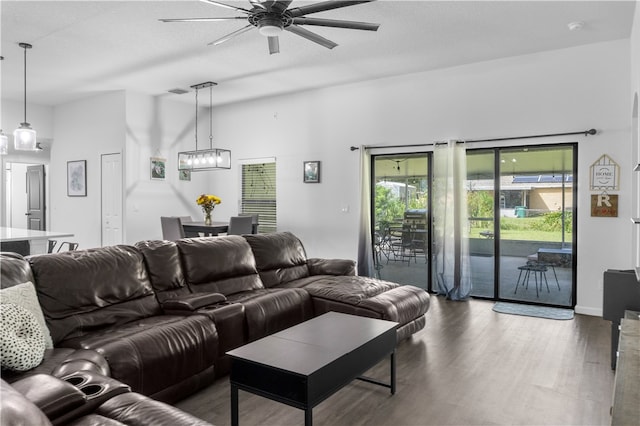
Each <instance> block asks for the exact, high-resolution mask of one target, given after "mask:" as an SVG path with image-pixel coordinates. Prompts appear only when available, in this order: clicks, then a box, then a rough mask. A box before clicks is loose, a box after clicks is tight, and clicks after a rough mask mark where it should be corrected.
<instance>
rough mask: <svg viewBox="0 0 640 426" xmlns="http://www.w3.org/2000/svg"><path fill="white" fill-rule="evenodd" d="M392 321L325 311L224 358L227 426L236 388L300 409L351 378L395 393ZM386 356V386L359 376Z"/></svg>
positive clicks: (234, 420) (234, 413)
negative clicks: (228, 387)
mask: <svg viewBox="0 0 640 426" xmlns="http://www.w3.org/2000/svg"><path fill="white" fill-rule="evenodd" d="M397 326H398V323H395V322H391V321H383V320H379V319H373V318H365V317H359V316H355V315H347V314H340V313H337V312H329V313H326V314H324V315H321V316H319V317H316V318H313V319H311V320H309V321H306V322H303V323H301V324H298V325H296V326H294V327H291V328H288V329H286V330H283V331H281V332H279V333H275V334H272V335H271V336H268V337H265V338H263V339H260V340H256V341H255V342H252V343H249V344H247V345H245V346H242V347H240V348H237V349H234V350H232V351H230V352H227V354H228V355H229V356H230V357H231V374H230V376H229V380H230V383H231V424H232V425H233V426H237V425H238V389H242V390H244V391H247V392H251V393H254V394H256V395H260V396H263V397H265V398H269V399H272V400H274V401H278V402H281V403H283V404H287V405H290V406H292V407H296V408H299V409H301V410H304V411H305V417H304V420H305V425H307V426H311V424H312V410H313V407H315V406H316V405H318V404H319V403H320V402H322V401H324V400H325V399H326V398H328V397H330V396H331V395H333V394H334V393H335V392H336V391H338V390H339V389H341V388H342V387H343V386H345V385H347V384H348V383H350V382H351V381H353V380H354V379H360V380H364V381H366V382H369V383H374V384H377V385H381V386H385V387H388V388H390V389H391V394H394V393H395V387H396V383H395V382H396V377H395V348H396V327H397ZM386 356H389V357H390V364H391V371H390V376H391V378H390V379H391V380H390V383H383V382H380V381H377V380H374V379H371V378H368V377H360V376H361V375H362V374H363V373H364V372H365V371H367V370H368V369H369V368H371V367H373V366H374V365H376V364H377V363H378V362H380V361H381V360H382V359H383V358H384V357H386Z"/></svg>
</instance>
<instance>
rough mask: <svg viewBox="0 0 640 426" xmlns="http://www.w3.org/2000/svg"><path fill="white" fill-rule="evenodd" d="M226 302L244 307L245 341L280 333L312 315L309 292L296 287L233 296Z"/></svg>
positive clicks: (248, 292) (254, 291)
mask: <svg viewBox="0 0 640 426" xmlns="http://www.w3.org/2000/svg"><path fill="white" fill-rule="evenodd" d="M228 301H229V302H234V303H241V304H242V305H243V306H244V312H245V325H246V333H247V340H248V341H253V340H256V339H259V338H261V337H264V336H267V335H269V334H273V333H275V332H276V331H280V330H284V329H285V328H288V327H291V326H293V325H296V324H298V323H301V322H303V321H306V320H308V319H309V318H311V317H312V316H313V305H312V304H311V297H310V296H309V293H307V292H306V291H304V290H302V289H298V288H289V289H262V290H252V291H246V292H241V293H235V294H233V295H231V296H229V298H228Z"/></svg>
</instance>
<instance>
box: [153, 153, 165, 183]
mask: <svg viewBox="0 0 640 426" xmlns="http://www.w3.org/2000/svg"><path fill="white" fill-rule="evenodd" d="M149 166H150V167H149V171H150V176H151V180H164V179H165V178H166V177H167V159H166V158H162V157H151V158H150V159H149Z"/></svg>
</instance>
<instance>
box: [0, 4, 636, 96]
mask: <svg viewBox="0 0 640 426" xmlns="http://www.w3.org/2000/svg"><path fill="white" fill-rule="evenodd" d="M222 1H224V0H222ZM227 3H229V4H233V5H237V6H240V7H244V8H249V2H248V1H228V2H227ZM311 3H314V2H307V1H295V0H294V2H293V3H292V5H291V7H296V6H300V5H303V4H311ZM634 7H635V2H634V1H585V2H580V1H393V0H389V1H384V0H382V1H377V2H373V3H366V4H361V5H355V6H352V7H347V8H343V9H337V10H332V11H327V12H321V13H318V14H314V15H313V16H314V17H324V18H332V19H345V20H355V21H366V22H374V23H379V24H381V26H380V29H379V30H378V31H377V32H369V31H356V30H347V29H336V28H321V27H307V28H308V29H309V30H312V31H314V32H317V33H318V34H321V35H322V36H324V37H326V38H329V39H331V40H333V41H335V42H336V43H338V45H339V46H338V47H336V48H335V49H333V50H329V49H326V48H324V47H322V46H319V45H317V44H315V43H312V42H310V41H308V40H306V39H303V38H300V37H298V36H296V35H294V34H292V33H289V32H285V33H284V34H283V35H282V36H281V37H280V53H279V54H276V55H269V53H268V48H267V40H266V39H265V38H264V37H263V36H261V35H260V34H259V33H258V31H257V30H252V31H249V32H247V33H244V34H242V35H240V36H238V37H236V38H234V39H232V40H230V41H228V42H226V43H223V44H221V45H218V46H207V43H209V42H211V41H213V40H216V39H218V38H220V37H222V36H224V35H226V34H228V33H230V32H232V31H234V30H236V29H239V28H241V27H243V26H244V25H245V23H244V22H242V21H237V22H233V21H232V22H199V23H162V22H159V21H158V19H159V18H184V17H221V16H237V13H236V12H234V11H232V10H228V9H224V8H220V7H216V6H212V5H210V4H206V3H202V2H199V1H188V0H182V1H66V2H65V1H24V0H20V1H7V0H2V2H1V3H0V14H1V23H2V28H1V37H2V51H1V52H0V54H1V55H2V56H4V58H5V60H4V61H2V62H0V63H1V66H2V70H1V71H2V86H1V88H2V99H14V100H22V90H23V50H22V49H21V48H20V47H18V43H19V42H27V43H31V44H33V49H31V50H29V51H28V54H27V55H28V56H27V70H28V77H27V80H28V100H29V102H33V103H37V104H43V105H56V104H59V103H64V102H68V101H70V100H74V99H78V98H82V97H86V96H89V95H92V94H95V93H99V92H104V91H112V90H133V91H137V92H141V93H147V94H151V95H162V94H165V95H166V96H171V97H174V98H175V99H179V100H184V101H189V102H193V100H194V96H193V95H192V94H185V95H174V94H169V93H167V91H168V90H170V89H174V88H183V89H188V88H189V86H191V85H193V84H197V83H201V82H204V81H215V82H217V83H218V86H217V87H215V88H214V89H213V90H214V99H213V100H214V104H223V103H229V102H236V101H241V100H246V99H252V98H258V97H264V96H272V95H276V94H281V93H291V92H295V91H301V90H307V89H312V88H318V87H325V86H331V85H338V84H344V83H349V82H355V81H362V80H370V79H377V78H382V77H386V76H390V75H398V74H404V73H412V72H418V71H425V70H432V69H437V68H444V67H451V66H456V65H462V64H466V63H472V62H478V61H485V60H491V59H496V58H502V57H509V56H515V55H522V54H529V53H534V52H540V51H545V50H552V49H561V48H566V47H571V46H578V45H582V44H589V43H595V42H601V41H609V40H616V39H621V38H628V37H629V35H630V31H631V26H632V19H633V11H634ZM572 21H584V22H585V25H584V27H583V28H582V30H580V31H569V30H568V28H567V24H568V23H569V22H572ZM594 60H597V59H594Z"/></svg>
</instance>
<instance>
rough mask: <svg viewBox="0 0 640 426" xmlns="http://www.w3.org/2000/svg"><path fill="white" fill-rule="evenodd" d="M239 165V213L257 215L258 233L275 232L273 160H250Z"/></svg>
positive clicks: (274, 172) (274, 165) (274, 167)
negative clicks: (240, 168)
mask: <svg viewBox="0 0 640 426" xmlns="http://www.w3.org/2000/svg"><path fill="white" fill-rule="evenodd" d="M243 163H244V164H243ZM241 165H242V178H241V185H242V190H241V200H240V211H241V213H244V214H257V215H258V222H259V224H260V225H259V226H258V232H259V233H265V232H275V231H276V230H277V220H276V161H275V159H260V160H250V161H245V162H241Z"/></svg>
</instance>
